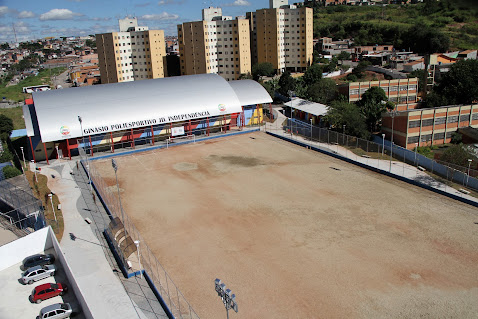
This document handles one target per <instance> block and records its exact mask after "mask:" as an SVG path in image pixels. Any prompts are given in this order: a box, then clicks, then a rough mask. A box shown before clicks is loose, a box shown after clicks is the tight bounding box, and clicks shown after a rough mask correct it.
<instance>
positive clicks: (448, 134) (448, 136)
mask: <svg viewBox="0 0 478 319" xmlns="http://www.w3.org/2000/svg"><path fill="white" fill-rule="evenodd" d="M453 133H455V132H446V138H451V136H452V135H453Z"/></svg>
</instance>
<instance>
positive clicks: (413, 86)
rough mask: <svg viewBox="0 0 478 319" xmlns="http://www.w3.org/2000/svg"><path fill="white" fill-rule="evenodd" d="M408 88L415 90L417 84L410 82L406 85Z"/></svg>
mask: <svg viewBox="0 0 478 319" xmlns="http://www.w3.org/2000/svg"><path fill="white" fill-rule="evenodd" d="M408 89H409V90H416V89H417V86H416V85H415V84H412V85H409V86H408Z"/></svg>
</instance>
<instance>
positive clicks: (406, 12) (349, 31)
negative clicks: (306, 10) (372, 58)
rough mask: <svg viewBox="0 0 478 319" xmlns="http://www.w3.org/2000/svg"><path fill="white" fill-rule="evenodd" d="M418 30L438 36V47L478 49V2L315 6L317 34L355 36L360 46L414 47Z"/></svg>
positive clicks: (317, 35)
mask: <svg viewBox="0 0 478 319" xmlns="http://www.w3.org/2000/svg"><path fill="white" fill-rule="evenodd" d="M311 6H313V7H314V5H311ZM417 30H418V31H420V32H418V33H427V32H428V34H427V35H426V36H425V38H436V41H435V42H439V43H435V45H438V46H437V47H436V48H437V49H443V48H444V47H445V46H447V47H448V48H446V49H448V50H465V49H478V9H477V6H476V3H474V4H473V2H471V3H468V2H466V1H465V0H462V1H451V0H443V1H439V2H438V1H436V0H429V1H426V3H420V4H414V5H385V6H383V7H382V6H379V5H377V6H363V7H362V6H329V7H319V6H315V7H314V37H324V36H327V37H333V38H334V39H344V38H348V37H352V38H354V40H355V44H356V45H374V44H382V43H383V44H393V45H394V46H395V47H396V48H399V49H407V50H408V49H409V48H411V49H412V50H413V47H414V45H416V44H417V42H420V40H419V39H418V40H417V39H416V38H415V34H417V32H416V31H417ZM447 39H449V40H447ZM447 41H449V43H447ZM431 42H433V41H431Z"/></svg>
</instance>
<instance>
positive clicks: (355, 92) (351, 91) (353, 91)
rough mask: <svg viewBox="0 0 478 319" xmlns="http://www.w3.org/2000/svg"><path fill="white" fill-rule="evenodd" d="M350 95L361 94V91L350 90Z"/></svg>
mask: <svg viewBox="0 0 478 319" xmlns="http://www.w3.org/2000/svg"><path fill="white" fill-rule="evenodd" d="M350 94H352V95H353V94H359V90H358V89H351V90H350Z"/></svg>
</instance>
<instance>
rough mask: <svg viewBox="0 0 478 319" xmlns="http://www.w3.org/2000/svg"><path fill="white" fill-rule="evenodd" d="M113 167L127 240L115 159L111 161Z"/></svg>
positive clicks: (124, 228)
mask: <svg viewBox="0 0 478 319" xmlns="http://www.w3.org/2000/svg"><path fill="white" fill-rule="evenodd" d="M111 165H112V166H113V169H114V170H115V176H116V188H117V189H118V200H119V204H120V210H121V218H122V219H123V230H124V236H125V238H124V239H125V240H126V223H125V220H124V211H123V205H121V195H120V189H119V184H118V174H117V173H116V171H117V170H118V164H117V163H116V161H115V159H114V158H112V159H111Z"/></svg>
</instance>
